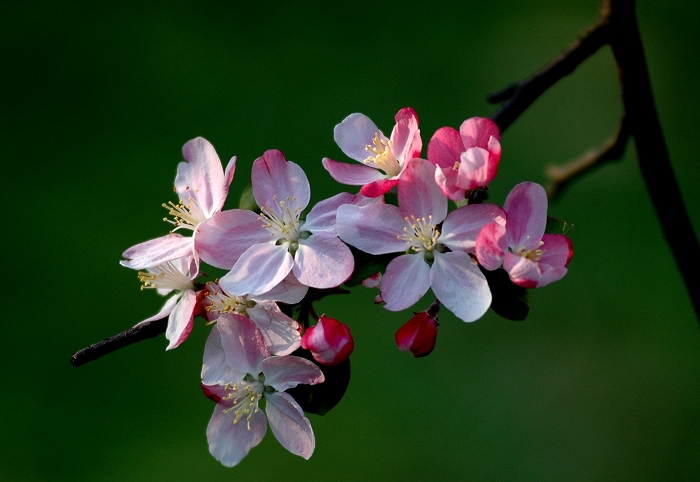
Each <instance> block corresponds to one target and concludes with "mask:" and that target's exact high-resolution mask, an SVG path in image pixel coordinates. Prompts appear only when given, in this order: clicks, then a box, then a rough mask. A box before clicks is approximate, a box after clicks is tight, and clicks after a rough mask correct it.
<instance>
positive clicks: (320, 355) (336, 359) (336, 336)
mask: <svg viewBox="0 0 700 482" xmlns="http://www.w3.org/2000/svg"><path fill="white" fill-rule="evenodd" d="M301 347H302V348H304V349H305V350H309V351H310V352H311V354H312V355H313V357H314V359H315V360H316V361H317V362H319V363H320V364H321V365H337V364H338V363H340V362H342V361H344V360H345V359H346V358H348V357H349V356H350V353H352V350H353V348H355V342H354V341H353V340H352V335H351V334H350V328H348V326H347V325H346V324H344V323H341V322H339V321H338V320H334V319H333V318H328V317H326V315H321V316H320V317H319V319H318V323H316V324H315V325H314V326H312V327H310V328H308V329H307V330H306V332H305V333H304V336H302V337H301Z"/></svg>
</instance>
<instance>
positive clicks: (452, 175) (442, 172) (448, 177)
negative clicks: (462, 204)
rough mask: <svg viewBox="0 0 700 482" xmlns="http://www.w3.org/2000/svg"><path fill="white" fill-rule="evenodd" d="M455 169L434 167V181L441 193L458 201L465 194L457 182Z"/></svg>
mask: <svg viewBox="0 0 700 482" xmlns="http://www.w3.org/2000/svg"><path fill="white" fill-rule="evenodd" d="M456 182H457V171H455V170H454V169H452V168H451V167H440V166H436V167H435V183H436V184H437V185H438V186H439V187H440V190H441V191H442V193H443V194H444V195H445V197H447V198H448V199H452V200H453V201H460V200H462V199H464V196H465V195H466V193H465V191H464V189H461V188H460V187H459V186H457V184H455V183H456Z"/></svg>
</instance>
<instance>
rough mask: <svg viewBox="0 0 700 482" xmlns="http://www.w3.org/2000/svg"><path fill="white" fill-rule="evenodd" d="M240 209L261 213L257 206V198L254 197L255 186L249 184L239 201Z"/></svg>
mask: <svg viewBox="0 0 700 482" xmlns="http://www.w3.org/2000/svg"><path fill="white" fill-rule="evenodd" d="M238 208H239V209H248V210H250V211H256V212H257V211H259V209H258V205H257V204H255V197H254V196H253V186H252V185H250V184H248V186H246V188H245V189H244V190H243V193H242V194H241V199H240V200H239V201H238Z"/></svg>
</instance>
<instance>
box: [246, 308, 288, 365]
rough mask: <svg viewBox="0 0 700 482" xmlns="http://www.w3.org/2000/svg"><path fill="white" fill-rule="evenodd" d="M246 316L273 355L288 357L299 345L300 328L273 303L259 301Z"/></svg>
mask: <svg viewBox="0 0 700 482" xmlns="http://www.w3.org/2000/svg"><path fill="white" fill-rule="evenodd" d="M246 311H247V313H248V316H249V317H250V319H251V320H252V321H253V323H255V326H257V327H258V329H259V330H260V332H261V333H262V335H263V338H265V345H266V346H267V348H268V350H270V353H272V354H273V355H289V354H290V353H292V352H293V351H294V350H296V349H297V348H299V345H300V344H301V334H300V333H299V330H301V327H300V326H299V323H297V322H296V321H295V320H293V319H291V318H290V317H288V316H287V315H285V314H284V313H282V310H280V308H279V306H277V303H275V302H274V301H260V302H258V303H257V304H256V305H255V306H254V307H252V308H248V309H247V310H246Z"/></svg>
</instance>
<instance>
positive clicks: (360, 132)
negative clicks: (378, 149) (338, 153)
mask: <svg viewBox="0 0 700 482" xmlns="http://www.w3.org/2000/svg"><path fill="white" fill-rule="evenodd" d="M377 134H379V136H380V138H381V139H385V140H386V137H384V134H382V132H381V131H380V130H379V129H378V128H377V126H376V125H374V122H372V120H371V119H370V118H369V117H367V116H366V115H364V114H350V115H349V116H347V117H346V118H345V119H343V122H341V123H340V124H338V125H337V126H335V129H333V138H334V139H335V142H336V143H337V144H338V147H340V150H342V151H343V152H344V153H345V155H346V156H348V157H349V158H350V159H354V160H356V161H359V162H362V161H364V160H365V159H366V158H367V156H368V155H369V152H368V151H367V150H366V149H365V147H367V146H368V145H372V140H373V139H374V136H375V135H377Z"/></svg>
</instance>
